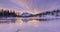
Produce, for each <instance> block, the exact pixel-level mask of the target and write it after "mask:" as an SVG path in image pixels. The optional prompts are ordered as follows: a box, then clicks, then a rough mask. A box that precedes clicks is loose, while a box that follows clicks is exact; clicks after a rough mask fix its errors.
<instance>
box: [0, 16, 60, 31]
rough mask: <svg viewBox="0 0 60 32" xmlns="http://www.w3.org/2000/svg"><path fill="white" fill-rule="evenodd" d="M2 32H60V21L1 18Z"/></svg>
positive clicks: (0, 27)
mask: <svg viewBox="0 0 60 32" xmlns="http://www.w3.org/2000/svg"><path fill="white" fill-rule="evenodd" d="M0 32H60V19H58V18H57V19H53V20H52V19H50V20H46V21H42V20H41V19H39V18H38V19H37V18H19V17H10V18H0Z"/></svg>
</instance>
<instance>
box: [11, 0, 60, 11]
mask: <svg viewBox="0 0 60 32" xmlns="http://www.w3.org/2000/svg"><path fill="white" fill-rule="evenodd" d="M11 1H12V2H14V3H16V4H18V5H20V6H22V7H23V8H24V9H25V10H28V11H34V10H37V11H43V10H53V9H56V7H57V4H59V3H60V2H59V0H11Z"/></svg>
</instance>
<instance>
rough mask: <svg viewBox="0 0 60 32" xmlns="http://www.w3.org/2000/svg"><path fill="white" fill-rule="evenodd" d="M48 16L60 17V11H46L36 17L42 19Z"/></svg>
mask: <svg viewBox="0 0 60 32" xmlns="http://www.w3.org/2000/svg"><path fill="white" fill-rule="evenodd" d="M46 15H51V16H60V10H53V11H46V12H42V13H38V14H36V15H34V16H39V17H42V16H46Z"/></svg>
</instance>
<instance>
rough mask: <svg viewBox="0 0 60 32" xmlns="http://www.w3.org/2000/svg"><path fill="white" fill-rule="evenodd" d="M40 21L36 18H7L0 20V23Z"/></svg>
mask: <svg viewBox="0 0 60 32" xmlns="http://www.w3.org/2000/svg"><path fill="white" fill-rule="evenodd" d="M39 21H40V19H36V18H18V17H8V18H4V17H3V18H0V23H29V22H31V23H37V22H39Z"/></svg>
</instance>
